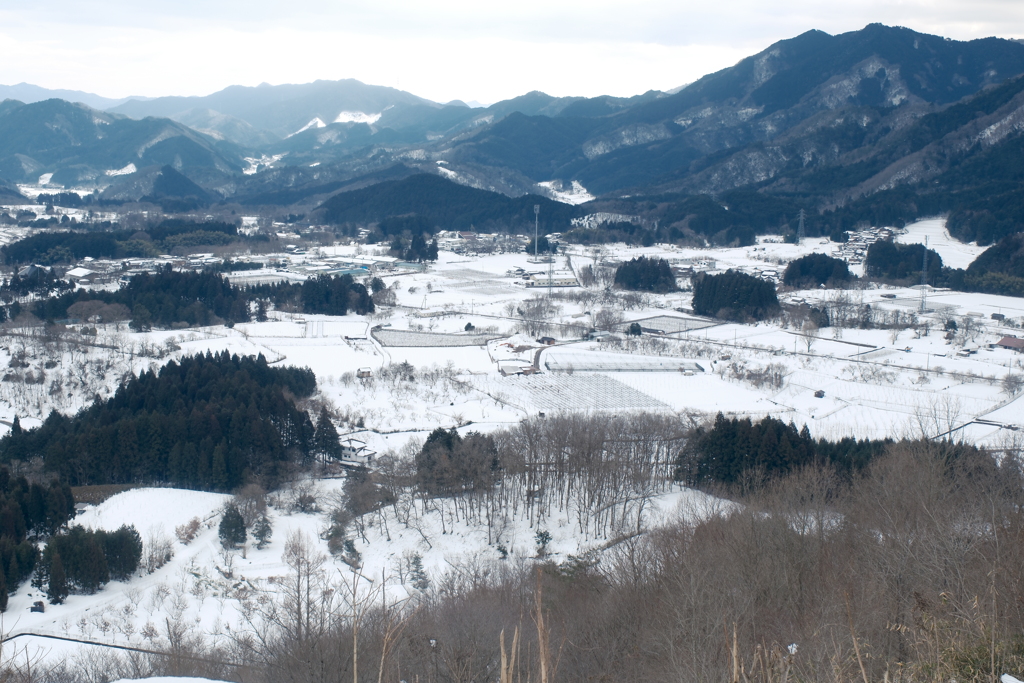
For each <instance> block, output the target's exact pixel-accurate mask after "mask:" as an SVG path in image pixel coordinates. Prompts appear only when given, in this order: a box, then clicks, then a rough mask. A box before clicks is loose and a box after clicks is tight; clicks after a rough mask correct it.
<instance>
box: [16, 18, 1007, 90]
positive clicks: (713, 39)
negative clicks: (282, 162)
mask: <svg viewBox="0 0 1024 683" xmlns="http://www.w3.org/2000/svg"><path fill="white" fill-rule="evenodd" d="M872 22H882V23H885V24H889V25H899V26H908V27H910V28H912V29H914V30H917V31H921V32H924V33H934V34H938V35H943V36H947V37H951V38H955V39H959V40H969V39H972V38H980V37H985V36H992V35H996V36H1000V37H1005V38H1016V37H1024V1H1022V0H971V1H969V2H968V1H967V0H864V1H861V2H842V1H839V2H836V1H835V0H832V1H830V2H822V1H820V0H778V1H777V2H770V1H766V0H717V1H715V0H711V1H709V0H703V1H702V2H695V1H694V0H633V1H632V2H625V1H623V0H514V1H509V0H505V1H504V2H494V1H491V2H488V1H487V0H474V1H470V0H433V1H431V0H377V1H376V2H369V1H366V0H361V1H358V2H354V1H352V0H301V1H297V2H281V1H280V0H176V1H168V0H163V1H162V2H151V1H147V0H48V1H47V2H25V1H24V0H0V65H2V66H0V82H2V83H4V84H15V83H19V82H28V83H34V84H36V85H41V86H43V87H47V88H67V89H73V90H84V91H87V92H93V93H96V94H99V95H103V96H106V97H124V96H128V95H147V96H151V97H155V96H159V95H205V94H209V93H211V92H214V91H216V90H220V89H221V88H224V87H226V86H228V85H235V84H237V85H258V84H259V83H261V82H268V83H273V84H278V83H306V82H309V81H313V80H316V79H331V80H334V79H340V78H356V79H359V80H361V81H363V82H366V83H372V84H375V85H389V86H393V87H397V88H401V89H402V90H408V91H410V92H412V93H414V94H416V95H419V96H421V97H426V98H428V99H432V100H435V101H438V102H446V101H448V100H452V99H462V100H466V101H469V100H478V101H480V102H485V103H491V102H495V101H498V100H501V99H507V98H509V97H514V96H516V95H520V94H523V93H525V92H528V91H530V90H543V91H545V92H547V93H549V94H552V95H560V96H561V95H585V96H595V95H600V94H610V95H634V94H637V93H641V92H644V91H646V90H649V89H658V90H667V89H670V88H674V87H676V86H679V85H682V84H684V83H688V82H691V81H694V80H696V79H697V78H699V77H700V76H702V75H704V74H706V73H710V72H712V71H716V70H718V69H721V68H724V67H727V66H730V65H732V64H735V63H736V62H737V61H739V60H740V59H742V58H743V57H745V56H747V55H750V54H753V53H755V52H759V51H760V50H762V49H764V48H765V47H767V46H768V45H770V44H771V43H773V42H775V41H776V40H780V39H783V38H790V37H793V36H795V35H798V34H800V33H802V32H804V31H806V30H809V29H812V28H817V29H821V30H823V31H827V32H829V33H842V32H845V31H851V30H857V29H860V28H863V27H864V25H866V24H868V23H872Z"/></svg>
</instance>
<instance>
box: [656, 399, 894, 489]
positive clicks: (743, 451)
mask: <svg viewBox="0 0 1024 683" xmlns="http://www.w3.org/2000/svg"><path fill="white" fill-rule="evenodd" d="M891 444H892V440H891V439H885V440H874V441H872V440H860V441H858V440H856V439H852V438H844V439H841V440H839V441H828V440H826V439H819V440H817V441H815V440H814V439H813V438H811V434H810V431H809V430H808V429H807V425H804V426H803V428H802V429H801V430H799V431H798V430H797V428H796V425H794V424H793V423H792V422H790V423H789V424H786V423H785V422H783V421H782V420H779V419H777V418H773V417H771V416H770V415H769V416H767V417H764V418H762V419H761V420H760V421H758V422H752V421H751V420H750V418H742V419H741V418H732V419H728V418H726V417H725V416H724V415H722V413H718V416H717V417H716V418H715V421H714V424H713V425H712V426H711V428H710V429H704V428H698V429H697V430H696V432H695V433H694V435H693V437H692V438H691V439H690V441H689V442H688V444H687V448H686V449H685V450H682V451H680V453H679V456H678V459H677V461H676V471H675V478H676V480H677V481H681V482H683V483H685V484H686V485H687V486H695V487H698V488H701V487H708V486H733V485H737V484H741V483H746V484H748V485H749V484H750V483H751V482H754V483H756V482H758V481H761V482H763V481H765V480H770V479H774V478H776V477H780V476H785V475H787V474H790V473H793V472H797V471H799V470H801V469H802V468H805V467H808V466H810V465H826V466H829V467H831V468H833V469H834V470H835V471H836V472H837V473H839V474H841V475H843V476H845V477H850V476H852V475H853V474H855V473H857V472H860V471H861V470H863V469H864V467H866V466H867V465H868V463H870V462H871V460H872V459H874V458H875V457H877V456H878V455H880V454H881V453H883V452H884V451H885V449H886V448H888V447H889V446H890V445H891Z"/></svg>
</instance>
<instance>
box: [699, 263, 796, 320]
mask: <svg viewBox="0 0 1024 683" xmlns="http://www.w3.org/2000/svg"><path fill="white" fill-rule="evenodd" d="M778 311H779V298H778V296H777V295H776V294H775V285H773V284H772V283H770V282H766V281H765V280H761V279H760V278H756V277H754V276H753V275H747V274H746V273H740V272H738V271H735V270H728V271H726V272H724V273H721V274H719V275H708V274H707V273H698V274H697V275H696V276H694V278H693V312H694V313H696V314H697V315H707V316H712V317H715V318H723V319H725V320H737V321H746V320H764V319H765V318H768V317H771V316H773V315H775V314H776V313H778Z"/></svg>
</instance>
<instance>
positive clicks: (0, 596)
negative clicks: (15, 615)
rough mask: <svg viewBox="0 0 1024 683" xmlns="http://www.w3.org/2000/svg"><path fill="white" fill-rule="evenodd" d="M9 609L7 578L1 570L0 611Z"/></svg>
mask: <svg viewBox="0 0 1024 683" xmlns="http://www.w3.org/2000/svg"><path fill="white" fill-rule="evenodd" d="M6 611H7V578H6V577H5V576H4V573H3V572H2V571H0V612H6Z"/></svg>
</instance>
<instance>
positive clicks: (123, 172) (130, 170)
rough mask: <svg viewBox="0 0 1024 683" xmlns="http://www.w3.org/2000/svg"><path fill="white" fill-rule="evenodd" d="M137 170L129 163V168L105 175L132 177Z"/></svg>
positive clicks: (107, 172) (108, 172)
mask: <svg viewBox="0 0 1024 683" xmlns="http://www.w3.org/2000/svg"><path fill="white" fill-rule="evenodd" d="M137 170H138V169H137V168H135V164H132V163H129V164H128V165H127V166H125V167H124V168H118V169H116V170H113V171H104V173H106V174H107V175H109V176H115V175H131V174H132V173H135V171H137ZM51 175H52V174H51ZM39 181H40V184H41V183H42V178H40V179H39Z"/></svg>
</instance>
